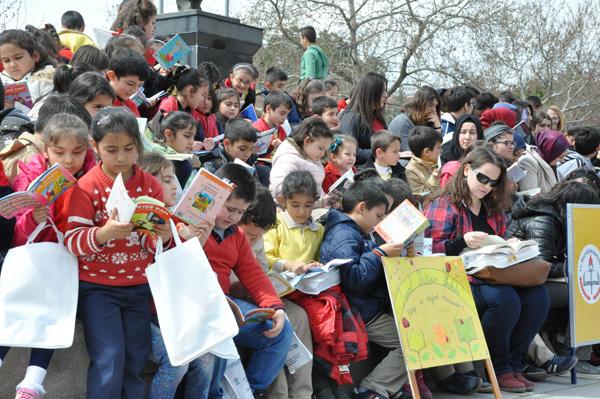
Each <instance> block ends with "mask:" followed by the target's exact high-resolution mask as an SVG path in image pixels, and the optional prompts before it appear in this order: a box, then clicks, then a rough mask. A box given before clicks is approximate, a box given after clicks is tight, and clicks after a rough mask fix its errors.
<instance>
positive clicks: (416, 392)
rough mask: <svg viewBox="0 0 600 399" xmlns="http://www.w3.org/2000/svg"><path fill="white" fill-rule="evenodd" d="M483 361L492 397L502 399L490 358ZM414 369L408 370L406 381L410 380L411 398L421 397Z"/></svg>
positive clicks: (418, 398)
mask: <svg viewBox="0 0 600 399" xmlns="http://www.w3.org/2000/svg"><path fill="white" fill-rule="evenodd" d="M484 361H485V369H486V371H487V375H488V378H489V380H490V383H491V384H492V389H493V392H494V399H502V393H501V392H500V386H499V385H498V380H497V379H496V372H495V371H494V366H493V365H492V360H491V359H490V358H489V357H488V358H487V359H485V360H484ZM415 373H416V371H414V370H413V371H409V372H408V381H409V382H410V390H411V392H412V397H413V399H421V395H420V394H419V388H418V386H417V376H416V374H415Z"/></svg>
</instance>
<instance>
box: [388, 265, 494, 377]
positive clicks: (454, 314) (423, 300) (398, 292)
mask: <svg viewBox="0 0 600 399" xmlns="http://www.w3.org/2000/svg"><path fill="white" fill-rule="evenodd" d="M383 263H384V270H385V276H386V280H387V284H388V290H389V293H390V299H391V302H392V307H393V311H394V317H395V319H396V326H397V328H398V331H399V334H400V339H401V342H402V350H403V352H404V357H405V361H406V365H407V368H408V369H409V370H419V369H423V368H428V367H436V366H441V365H445V364H453V363H461V362H466V361H473V360H483V359H487V358H489V356H490V355H489V352H488V349H487V344H486V342H485V337H484V335H483V330H482V328H481V323H480V322H479V316H478V314H477V308H476V307H475V302H474V301H473V296H472V295H471V288H470V287H469V282H468V281H467V275H466V273H465V269H464V266H463V263H462V261H461V259H460V257H443V256H433V257H416V258H383Z"/></svg>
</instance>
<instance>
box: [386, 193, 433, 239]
mask: <svg viewBox="0 0 600 399" xmlns="http://www.w3.org/2000/svg"><path fill="white" fill-rule="evenodd" d="M427 226H429V220H427V218H426V217H425V215H423V214H422V213H421V212H419V210H418V209H417V208H416V207H415V206H414V205H413V204H412V203H411V202H410V201H409V200H407V199H406V200H404V202H402V203H401V204H400V205H398V207H397V208H396V209H394V210H393V211H392V212H391V213H390V214H389V215H387V217H386V218H385V219H383V220H382V221H381V222H380V223H379V224H377V225H376V226H375V231H376V232H377V233H378V234H379V235H380V236H381V238H383V239H384V240H385V241H386V242H388V243H404V244H406V243H408V242H409V241H410V240H412V239H413V238H414V237H415V236H416V235H417V234H419V233H421V232H422V231H423V230H425V229H426V228H427Z"/></svg>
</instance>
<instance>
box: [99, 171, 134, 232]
mask: <svg viewBox="0 0 600 399" xmlns="http://www.w3.org/2000/svg"><path fill="white" fill-rule="evenodd" d="M105 206H106V212H108V215H109V216H110V215H111V214H112V211H113V209H116V210H117V212H118V215H117V220H118V221H119V222H121V223H129V221H130V220H131V217H132V216H133V213H134V212H135V203H134V202H133V201H132V200H131V198H130V197H129V194H128V193H127V189H126V188H125V183H124V182H123V176H121V174H120V173H119V175H118V176H117V178H116V179H115V182H114V183H113V186H112V188H111V190H110V195H109V196H108V199H107V200H106V205H105Z"/></svg>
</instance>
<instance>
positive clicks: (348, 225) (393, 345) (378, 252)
mask: <svg viewBox="0 0 600 399" xmlns="http://www.w3.org/2000/svg"><path fill="white" fill-rule="evenodd" d="M390 202H391V201H389V199H388V198H387V197H386V195H385V193H384V192H383V190H382V189H381V188H380V186H379V185H378V184H375V183H373V182H372V181H371V180H370V179H366V180H364V181H360V182H357V183H354V184H353V185H352V186H351V187H350V188H349V189H348V190H347V191H346V192H345V194H344V197H343V198H342V210H341V211H338V210H336V209H332V210H331V211H330V212H329V213H328V214H327V222H326V225H325V236H324V239H323V243H322V244H321V251H320V257H321V262H329V261H330V260H332V259H352V260H353V261H352V263H349V264H346V265H344V266H343V267H341V268H340V275H341V286H342V290H343V292H344V293H345V294H346V295H347V297H348V299H349V300H350V303H351V304H352V305H353V306H354V307H355V308H357V310H358V311H359V312H360V315H361V316H362V319H363V320H364V322H365V324H366V329H367V334H368V336H369V341H370V342H375V343H377V344H378V345H381V346H383V347H385V348H390V349H391V351H390V352H389V353H388V355H387V356H386V357H385V358H384V359H383V360H382V361H381V362H380V363H379V364H378V365H377V366H376V367H375V369H374V370H373V371H372V372H371V373H370V374H369V375H367V376H366V377H365V378H363V380H362V381H361V382H360V386H359V388H358V394H357V395H356V396H355V397H357V398H372V397H373V395H376V396H375V397H386V398H389V397H392V396H393V395H395V394H396V393H397V392H399V391H400V389H401V388H402V385H403V384H404V383H405V382H406V369H405V367H404V360H403V355H402V349H401V348H400V339H399V337H398V330H397V329H396V324H395V322H394V318H393V316H391V304H390V299H389V298H390V297H389V293H388V292H387V286H386V283H385V276H384V271H383V263H382V262H381V256H391V257H395V256H400V254H401V253H402V250H403V245H402V244H384V245H382V246H380V247H376V246H375V243H374V242H373V241H371V240H370V239H369V238H368V234H369V233H370V232H371V231H372V230H373V228H374V227H375V225H376V224H377V223H379V222H380V221H381V220H383V217H384V216H385V214H386V213H387V212H388V209H389V206H390V205H391V204H390Z"/></svg>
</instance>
